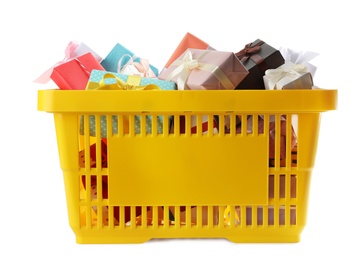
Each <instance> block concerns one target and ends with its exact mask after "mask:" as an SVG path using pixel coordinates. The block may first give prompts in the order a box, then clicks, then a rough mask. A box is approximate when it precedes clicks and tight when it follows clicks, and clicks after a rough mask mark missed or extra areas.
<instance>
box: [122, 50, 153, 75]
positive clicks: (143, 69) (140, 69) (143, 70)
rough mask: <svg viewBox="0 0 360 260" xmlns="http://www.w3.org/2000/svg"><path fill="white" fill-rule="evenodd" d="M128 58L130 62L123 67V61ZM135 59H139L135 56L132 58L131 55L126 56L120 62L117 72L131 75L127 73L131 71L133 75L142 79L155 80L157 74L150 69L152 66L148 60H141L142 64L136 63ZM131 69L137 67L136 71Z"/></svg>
mask: <svg viewBox="0 0 360 260" xmlns="http://www.w3.org/2000/svg"><path fill="white" fill-rule="evenodd" d="M126 57H129V60H128V61H127V62H126V63H125V64H124V65H123V64H122V63H123V59H124V58H126ZM135 59H137V57H136V56H135V55H133V56H130V55H129V54H124V55H123V56H122V57H121V58H120V60H119V62H118V66H117V72H118V73H124V74H129V73H126V70H130V73H131V75H136V76H141V77H145V78H155V77H156V75H155V73H154V72H153V71H152V69H151V68H150V64H149V61H148V60H145V59H140V62H135V61H134V60H135ZM131 67H135V70H134V69H132V68H131Z"/></svg>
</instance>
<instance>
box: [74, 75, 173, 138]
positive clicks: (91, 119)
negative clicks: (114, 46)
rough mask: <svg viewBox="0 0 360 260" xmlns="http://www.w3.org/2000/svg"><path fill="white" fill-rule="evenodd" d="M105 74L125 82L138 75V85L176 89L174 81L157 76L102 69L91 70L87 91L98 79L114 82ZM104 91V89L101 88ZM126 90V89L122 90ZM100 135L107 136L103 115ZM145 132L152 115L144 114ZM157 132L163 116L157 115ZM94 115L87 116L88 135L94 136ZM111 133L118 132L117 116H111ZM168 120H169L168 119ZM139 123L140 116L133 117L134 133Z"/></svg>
mask: <svg viewBox="0 0 360 260" xmlns="http://www.w3.org/2000/svg"><path fill="white" fill-rule="evenodd" d="M106 74H112V75H113V76H115V77H117V78H118V79H120V80H122V81H124V82H127V81H128V79H129V77H138V78H140V84H139V86H146V85H148V84H154V85H157V86H158V87H159V88H160V89H161V90H176V83H174V82H172V81H166V80H160V79H157V78H142V77H139V76H130V75H126V74H121V73H115V72H109V71H103V70H93V71H92V72H91V74H90V78H89V82H88V85H87V88H86V89H87V91H91V90H92V89H96V88H97V87H98V86H99V83H100V81H102V80H104V84H106V85H111V84H115V83H116V79H115V78H105V79H104V76H105V75H106ZM103 91H106V90H103ZM124 91H126V90H124ZM99 118H100V136H101V137H102V138H106V137H107V131H106V127H107V123H106V120H107V117H106V116H105V115H101V116H100V117H99ZM145 120H146V133H147V134H150V133H151V132H152V116H146V117H145ZM156 120H157V133H158V134H162V133H163V117H162V116H157V118H156ZM95 121H96V117H95V116H94V115H90V116H89V132H90V136H96V130H95V129H96V128H95V126H96V122H95ZM111 121H112V133H113V134H118V131H119V129H118V116H115V115H114V116H112V117H111ZM169 122H170V120H169ZM140 124H141V118H140V116H137V115H136V116H135V117H134V131H135V134H140ZM80 134H82V135H83V134H84V116H81V117H80Z"/></svg>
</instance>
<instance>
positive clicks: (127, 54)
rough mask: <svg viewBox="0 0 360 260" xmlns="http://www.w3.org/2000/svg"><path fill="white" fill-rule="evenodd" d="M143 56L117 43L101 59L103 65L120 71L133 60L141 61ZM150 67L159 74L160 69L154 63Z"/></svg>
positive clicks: (113, 70) (111, 70)
mask: <svg viewBox="0 0 360 260" xmlns="http://www.w3.org/2000/svg"><path fill="white" fill-rule="evenodd" d="M140 60H141V58H140V57H137V56H136V55H135V54H134V53H133V52H132V51H130V50H128V49H127V48H125V47H124V46H122V45H121V44H120V43H117V44H116V45H115V46H114V47H113V48H112V50H111V51H110V52H109V54H108V55H107V56H106V57H105V59H103V60H102V61H101V66H103V67H104V69H105V70H107V71H110V72H116V73H118V72H120V70H119V69H120V68H121V67H123V66H125V65H126V64H129V63H131V61H133V62H140ZM149 67H150V69H151V70H152V71H153V72H154V74H155V76H156V77H157V76H158V75H159V70H158V69H157V68H156V67H154V66H153V65H151V64H150V65H149Z"/></svg>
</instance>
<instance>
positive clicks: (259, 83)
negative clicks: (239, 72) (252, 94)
mask: <svg viewBox="0 0 360 260" xmlns="http://www.w3.org/2000/svg"><path fill="white" fill-rule="evenodd" d="M235 55H236V56H237V57H238V58H239V60H240V61H241V62H242V64H244V66H245V67H246V69H247V70H248V71H249V74H248V75H247V76H246V78H245V79H244V80H242V81H241V82H240V84H238V85H237V87H236V89H265V86H264V80H263V76H264V75H265V71H266V70H268V69H276V68H277V67H279V66H281V65H282V64H284V62H285V61H284V58H283V56H282V55H281V53H280V51H279V50H277V49H275V48H273V47H272V46H270V45H269V44H267V43H266V42H264V41H262V40H260V39H257V40H256V41H254V42H252V43H249V44H246V45H245V48H244V49H242V50H241V51H239V52H237V53H236V54H235Z"/></svg>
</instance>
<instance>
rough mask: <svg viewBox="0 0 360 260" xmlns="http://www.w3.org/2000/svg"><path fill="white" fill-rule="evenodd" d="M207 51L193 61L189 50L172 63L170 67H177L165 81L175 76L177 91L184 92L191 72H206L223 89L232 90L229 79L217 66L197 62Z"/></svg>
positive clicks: (232, 85) (232, 86)
mask: <svg viewBox="0 0 360 260" xmlns="http://www.w3.org/2000/svg"><path fill="white" fill-rule="evenodd" d="M207 53H209V51H204V52H203V53H202V54H201V55H200V56H199V57H198V58H197V59H194V58H193V56H192V52H191V51H190V50H188V51H186V52H185V54H184V56H183V58H182V60H180V59H179V60H176V61H174V62H173V63H172V65H175V66H177V68H175V69H174V70H173V71H172V72H171V73H170V74H169V75H168V76H167V78H166V80H171V79H172V78H174V77H176V76H177V75H179V76H178V78H177V81H176V82H177V87H178V90H184V89H185V85H186V81H187V79H188V77H189V75H190V73H191V71H192V70H195V69H199V70H206V71H209V72H211V73H213V74H214V75H215V77H216V78H217V79H218V80H219V81H220V83H221V84H222V85H223V86H224V88H225V89H234V88H235V86H234V84H233V83H232V82H231V81H230V79H229V78H228V77H227V76H226V75H225V73H224V72H223V71H222V70H221V69H220V68H219V66H216V65H213V64H207V63H201V62H199V60H200V59H201V58H202V57H203V56H205V55H206V54H207Z"/></svg>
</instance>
